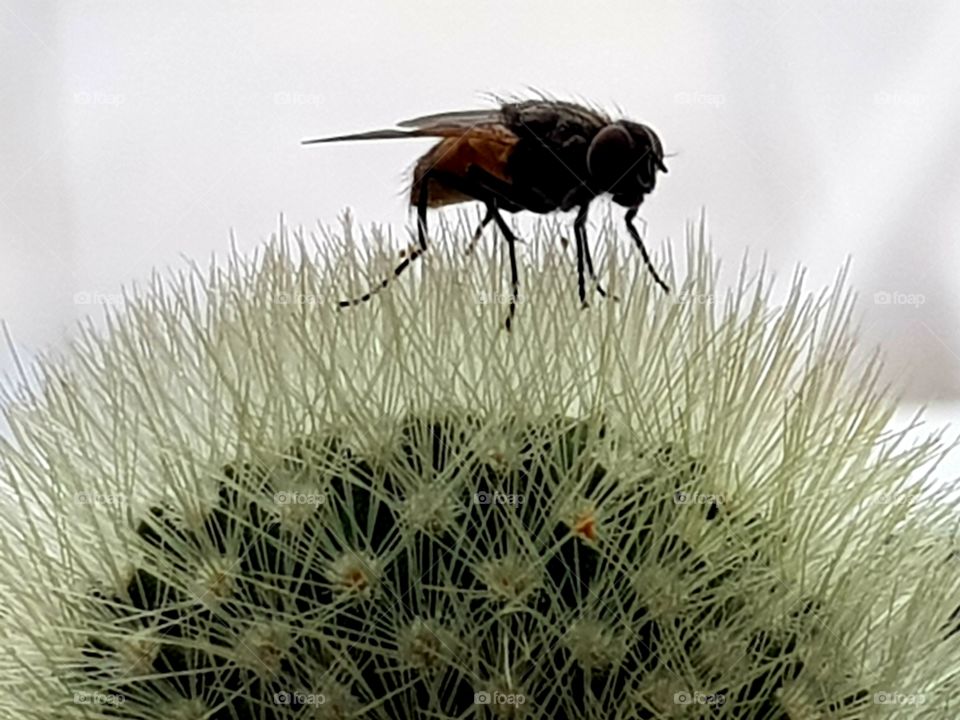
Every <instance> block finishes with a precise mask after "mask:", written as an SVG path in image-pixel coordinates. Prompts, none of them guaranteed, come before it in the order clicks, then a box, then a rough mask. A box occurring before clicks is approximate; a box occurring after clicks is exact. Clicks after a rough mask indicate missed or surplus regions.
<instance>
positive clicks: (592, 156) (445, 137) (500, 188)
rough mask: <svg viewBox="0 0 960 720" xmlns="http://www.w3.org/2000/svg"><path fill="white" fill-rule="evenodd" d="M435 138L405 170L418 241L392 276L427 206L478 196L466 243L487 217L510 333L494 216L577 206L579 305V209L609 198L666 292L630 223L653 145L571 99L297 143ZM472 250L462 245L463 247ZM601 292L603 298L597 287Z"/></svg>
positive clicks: (633, 125)
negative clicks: (478, 213) (479, 215)
mask: <svg viewBox="0 0 960 720" xmlns="http://www.w3.org/2000/svg"><path fill="white" fill-rule="evenodd" d="M409 137H437V138H441V139H440V141H439V142H438V143H437V144H436V145H434V146H433V147H432V148H430V149H429V150H428V151H427V152H426V153H425V154H424V155H423V156H422V157H421V158H420V159H419V160H418V161H417V164H416V166H415V168H414V171H413V183H412V186H411V190H410V204H411V205H413V206H415V207H416V208H417V239H418V241H419V245H418V246H416V247H414V249H413V250H412V251H411V252H410V254H409V255H408V256H407V257H405V258H404V259H403V261H402V262H401V263H400V264H399V265H398V266H397V268H396V269H395V270H394V273H393V276H394V277H396V276H398V275H400V273H402V272H403V271H404V270H406V268H407V267H409V266H410V264H411V263H412V262H413V261H414V260H416V259H417V258H418V257H420V255H422V254H423V253H424V252H425V251H426V249H427V208H428V207H439V206H442V205H450V204H453V203H460V202H466V201H470V200H479V201H480V202H482V203H483V204H484V205H485V206H486V214H485V215H484V217H483V220H482V221H481V222H480V224H479V226H478V227H477V229H476V232H475V233H474V237H473V242H474V243H475V242H476V240H477V239H478V238H479V237H480V235H481V233H482V232H483V229H484V228H485V227H486V226H487V224H488V223H490V222H491V221H492V222H494V223H496V225H497V227H499V228H500V231H501V232H502V233H503V235H504V237H505V238H506V240H507V246H508V249H509V255H510V274H511V277H510V280H511V288H512V295H511V302H510V311H509V315H508V316H507V319H506V323H505V325H506V328H507V330H509V329H510V326H511V322H512V320H513V316H514V314H515V312H516V300H517V293H518V288H519V277H518V273H517V260H516V249H515V244H516V242H517V238H516V236H515V235H514V234H513V232H512V231H511V230H510V227H509V226H508V225H507V223H506V222H505V221H504V219H503V216H502V215H501V214H500V211H501V210H503V211H506V212H511V213H515V212H518V211H520V210H529V211H530V212H535V213H549V212H553V211H555V210H560V211H568V210H573V209H574V208H576V209H577V216H576V220H574V223H573V228H574V237H575V239H576V248H577V274H578V290H579V296H580V302H581V303H582V304H583V305H584V306H585V305H586V304H587V303H586V288H585V281H584V270H585V269H586V271H587V273H588V274H589V275H590V278H591V280H592V281H593V282H594V283H596V282H597V278H596V273H595V272H594V268H593V260H592V258H591V257H590V249H589V247H588V245H587V231H586V222H587V209H588V208H589V206H590V202H591V201H592V200H593V199H594V198H595V197H597V196H599V195H602V194H609V195H610V196H611V198H612V199H613V202H615V203H617V204H618V205H621V206H623V207H625V208H627V212H626V215H625V216H624V220H625V222H626V226H627V230H628V231H629V233H630V236H631V237H632V238H633V240H634V242H635V243H636V245H637V248H638V249H639V250H640V254H641V255H642V256H643V260H644V263H646V266H647V268H648V269H649V271H650V273H651V274H652V276H653V279H654V280H655V281H656V283H657V284H658V285H659V286H660V287H662V288H663V290H664V291H665V292H669V291H670V289H669V288H668V287H667V285H666V283H664V281H663V280H662V279H661V278H660V276H659V275H658V274H657V271H656V270H655V269H654V267H653V263H652V262H651V261H650V256H649V255H648V254H647V250H646V248H645V247H644V245H643V240H642V238H641V237H640V233H639V232H638V231H637V229H636V227H635V226H634V223H633V220H634V218H635V217H636V215H637V210H638V209H639V207H640V204H641V203H642V202H643V199H644V197H645V196H646V195H647V194H648V193H650V192H651V191H652V190H653V188H654V186H655V185H656V180H657V172H658V171H659V172H667V168H666V166H665V165H664V164H663V157H664V156H663V145H662V144H661V143H660V138H659V137H657V134H656V133H655V132H654V131H653V130H652V129H651V128H649V127H648V126H646V125H642V124H640V123H637V122H633V121H631V120H625V119H620V120H613V119H611V118H610V117H608V116H607V115H604V114H603V113H601V112H598V111H596V110H593V109H590V108H586V107H583V106H581V105H577V104H575V103H571V102H560V101H555V100H546V99H542V100H539V99H538V100H526V101H522V102H506V103H504V104H502V105H501V106H500V107H499V108H498V109H491V110H465V111H459V112H446V113H439V114H435V115H425V116H423V117H418V118H413V119H412V120H405V121H403V122H400V123H397V128H396V129H387V130H373V131H370V132H363V133H355V134H351V135H339V136H336V137H328V138H319V139H316V140H304V141H303V142H304V144H310V143H325V142H339V141H343V140H378V139H385V138H409ZM471 246H472V243H471ZM388 282H389V278H388V279H385V280H383V282H381V283H380V285H379V286H378V287H376V288H374V289H372V290H371V291H370V292H368V293H366V294H365V295H363V296H361V297H359V298H356V299H354V300H343V301H341V302H340V305H341V306H343V307H346V306H349V305H355V304H357V303H361V302H364V301H366V300H369V299H370V297H371V296H372V295H373V294H374V293H376V292H378V291H379V290H381V289H382V288H384V287H386V285H387V284H388ZM597 291H598V292H599V293H600V294H601V295H606V292H605V291H604V290H603V288H602V287H601V286H600V285H599V284H598V285H597Z"/></svg>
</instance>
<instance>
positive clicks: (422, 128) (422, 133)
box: [301, 110, 501, 145]
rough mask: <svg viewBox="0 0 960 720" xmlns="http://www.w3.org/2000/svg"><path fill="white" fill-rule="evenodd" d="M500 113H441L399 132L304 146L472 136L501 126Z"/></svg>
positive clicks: (320, 140) (354, 135)
mask: <svg viewBox="0 0 960 720" xmlns="http://www.w3.org/2000/svg"><path fill="white" fill-rule="evenodd" d="M500 120H501V118H500V111H499V110H494V111H489V110H482V111H476V112H475V111H473V110H468V111H465V112H462V113H460V112H454V113H439V114H436V115H424V116H423V117H418V118H413V119H411V120H404V121H403V122H399V123H397V126H398V127H399V128H400V129H397V128H384V129H382V130H369V131H367V132H359V133H350V134H349V135H335V136H333V137H324V138H314V139H312V140H303V141H302V142H301V144H302V145H313V144H316V143H330V142H343V141H346V140H394V139H398V138H412V137H460V136H462V135H465V134H467V133H469V132H470V130H471V129H472V128H475V127H478V126H481V125H492V124H499V123H500Z"/></svg>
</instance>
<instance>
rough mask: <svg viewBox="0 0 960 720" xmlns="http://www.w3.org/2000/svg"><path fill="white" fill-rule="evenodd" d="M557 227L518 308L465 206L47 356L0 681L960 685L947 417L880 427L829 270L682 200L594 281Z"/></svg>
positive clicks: (291, 695)
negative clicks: (687, 218)
mask: <svg viewBox="0 0 960 720" xmlns="http://www.w3.org/2000/svg"><path fill="white" fill-rule="evenodd" d="M603 230H604V232H602V233H601V237H600V244H601V245H604V244H605V245H607V246H613V245H615V243H616V237H615V235H614V233H613V231H612V229H611V227H610V225H609V224H607V225H606V226H605V227H604V228H603ZM345 232H346V233H347V234H350V233H353V232H355V230H353V229H351V228H350V227H349V226H346V227H345ZM556 234H557V233H556V226H554V225H549V224H541V225H539V226H538V229H537V231H536V233H535V234H534V237H532V238H531V239H532V242H531V243H529V244H528V245H527V246H525V252H526V253H527V257H528V259H529V261H530V263H531V265H532V266H531V267H528V268H526V270H525V272H524V273H523V289H522V296H521V297H522V302H521V303H520V306H519V310H518V315H517V318H516V320H515V322H514V326H513V327H514V329H513V332H511V333H507V332H505V331H504V330H503V328H502V319H503V313H504V312H505V308H504V307H503V306H502V305H499V304H497V303H490V302H487V301H488V300H489V299H490V298H499V297H504V296H506V294H507V292H508V290H507V289H505V287H504V284H503V282H502V280H500V279H499V278H500V275H499V273H500V271H501V270H502V268H501V267H500V262H499V260H498V257H499V255H498V254H496V253H491V252H488V253H486V254H483V253H479V254H474V255H471V256H469V257H463V256H462V255H461V254H460V248H459V247H456V248H454V247H450V246H451V245H453V244H455V242H456V243H460V244H462V243H463V241H464V238H465V237H467V236H468V233H467V232H466V228H464V227H460V228H457V229H455V230H453V231H451V230H450V229H449V228H448V229H447V230H445V231H444V232H443V233H441V235H442V237H438V238H435V240H436V244H435V245H434V247H433V249H432V250H431V253H429V254H428V255H427V256H426V258H425V259H424V261H423V263H422V264H423V267H422V268H421V271H420V274H419V275H418V276H417V277H407V276H405V277H404V278H402V279H401V280H400V281H398V282H394V283H392V284H391V285H390V286H389V287H388V288H387V289H386V290H385V291H383V292H381V293H379V294H378V295H377V296H376V297H375V298H374V300H373V301H372V302H370V303H369V304H366V305H364V306H361V307H355V308H351V309H348V310H339V309H337V306H336V300H337V299H339V297H340V294H342V293H348V292H349V291H350V290H360V291H362V290H363V289H364V288H363V285H364V284H365V282H366V281H365V280H362V279H361V278H360V276H361V273H360V271H359V267H360V265H359V263H358V262H357V260H356V257H355V255H354V254H352V253H349V252H348V253H344V252H342V251H340V250H338V249H337V250H331V249H330V246H329V245H322V246H321V245H310V244H308V243H306V242H304V241H303V240H302V238H300V237H299V236H298V237H296V238H295V239H294V240H293V241H291V240H290V238H289V237H288V236H287V235H286V234H285V233H281V236H280V237H278V238H274V239H273V240H272V241H271V242H270V243H269V244H268V245H267V247H266V249H265V251H264V252H263V253H262V254H261V255H259V256H257V257H254V258H252V259H249V260H246V259H243V258H241V257H239V256H237V255H234V256H232V257H231V258H230V259H229V261H228V262H226V263H224V264H222V265H219V264H214V266H213V267H212V268H211V269H210V270H209V272H206V273H205V272H201V271H200V270H199V269H197V268H192V269H191V270H190V271H188V272H184V273H182V274H179V275H173V276H171V277H169V278H168V279H166V280H161V279H160V278H157V279H156V280H155V282H154V283H153V284H152V285H151V286H150V287H149V288H148V289H146V290H145V291H143V292H141V293H138V294H135V295H134V296H133V297H131V298H130V300H129V302H128V304H127V306H126V307H125V308H124V309H123V310H122V311H121V312H119V313H116V314H112V315H110V316H109V317H108V319H107V324H106V327H105V328H104V329H103V330H100V331H97V330H94V329H92V328H89V327H88V328H86V329H85V330H84V331H83V333H82V335H81V337H80V339H79V340H78V341H77V342H76V344H75V347H73V348H71V350H70V351H69V352H68V353H67V354H66V355H65V357H63V358H60V359H57V360H54V359H47V360H43V361H41V362H40V363H39V364H38V365H37V366H36V377H35V378H34V379H33V380H32V381H31V382H30V385H31V387H32V389H29V390H28V389H26V388H22V389H20V390H17V391H16V392H11V393H10V394H9V397H8V398H7V401H6V403H5V405H6V412H7V416H8V420H9V424H10V427H11V437H10V438H9V440H7V441H4V442H3V445H2V447H0V472H2V474H3V477H2V479H3V481H4V485H5V492H6V495H5V498H6V499H5V502H4V504H3V505H2V506H0V511H2V514H0V558H2V560H0V563H2V573H0V591H2V597H0V608H2V609H0V630H2V633H3V650H2V651H0V717H3V718H6V717H9V718H38V719H40V718H42V719H45V720H53V719H59V718H87V717H89V718H100V717H103V718H106V717H126V718H131V719H136V720H147V719H150V720H161V719H162V720H201V718H203V719H210V718H215V719H217V720H220V719H223V720H227V719H228V718H230V719H234V720H237V719H246V718H249V719H250V720H254V719H258V720H259V719H264V720H266V719H273V718H276V719H278V720H282V719H286V718H291V719H292V718H305V717H313V718H324V719H326V718H348V717H349V718H391V719H394V720H404V719H407V718H410V719H412V718H471V717H476V718H485V717H488V718H519V717H530V718H544V719H547V718H551V719H567V718H591V719H600V718H604V719H608V718H610V719H613V718H616V719H620V718H622V719H624V720H627V719H632V718H701V717H710V718H740V719H742V720H765V719H770V720H810V719H812V718H871V717H878V718H924V717H929V718H944V719H946V718H953V717H955V716H956V712H957V710H956V708H957V706H958V702H957V700H956V699H955V698H954V695H955V694H956V693H957V690H958V688H957V682H956V675H957V672H958V671H957V668H960V645H958V642H960V640H958V638H960V634H958V635H951V634H950V629H951V627H950V625H949V624H948V621H949V618H950V616H951V613H952V610H953V608H955V607H956V606H957V604H958V600H960V596H958V593H957V590H958V586H960V562H958V561H956V560H953V559H951V558H952V555H950V547H949V543H948V542H947V541H945V540H940V538H941V537H944V536H945V533H947V532H949V531H950V529H951V518H952V517H955V516H956V513H957V507H956V503H955V502H954V501H949V500H947V499H943V498H934V499H933V500H931V499H930V498H929V497H928V496H924V495H918V494H917V493H915V492H914V487H915V486H916V485H917V483H921V484H922V480H923V478H924V477H925V476H924V475H923V473H924V472H929V469H930V468H931V464H930V461H931V460H933V459H935V458H936V457H937V456H938V454H939V453H941V452H942V451H943V449H944V448H943V445H942V444H941V443H940V441H939V438H931V439H930V440H928V441H925V442H922V443H919V444H915V445H907V444H906V442H905V440H904V437H903V436H896V435H889V434H885V433H886V431H885V427H886V426H887V423H888V421H889V419H890V416H891V414H892V412H893V409H894V404H895V403H894V399H893V398H892V396H890V395H889V393H886V392H883V391H881V390H878V389H877V387H876V385H877V382H876V380H877V373H878V371H879V369H880V366H879V364H878V362H877V360H876V358H875V357H871V358H869V359H868V360H866V361H865V362H863V363H861V364H859V365H858V364H856V361H857V356H856V355H855V354H854V350H855V349H856V345H855V337H854V335H853V333H852V332H851V328H850V313H851V296H850V294H849V292H848V291H846V289H845V287H844V283H845V280H844V274H843V273H841V274H840V276H839V278H838V281H837V283H836V286H835V287H834V288H833V289H832V290H830V291H827V292H824V293H823V294H821V295H819V296H817V297H807V296H806V295H805V294H804V292H803V290H802V288H801V286H800V281H799V277H795V278H794V285H793V286H792V288H791V289H790V292H789V294H788V296H787V297H786V300H785V301H784V303H783V304H782V305H780V306H776V307H775V306H774V305H773V304H772V303H771V301H770V299H769V296H768V292H769V286H768V280H769V278H768V277H767V275H766V274H765V273H764V272H762V271H761V272H760V273H758V274H756V276H755V277H754V278H753V280H752V281H748V279H747V278H748V277H749V273H748V272H747V270H746V269H745V270H744V271H743V275H742V282H741V284H740V287H739V288H738V289H737V290H735V291H732V292H730V293H729V294H726V295H721V294H720V293H719V291H718V290H717V288H716V278H717V274H716V268H715V266H714V265H713V260H712V259H711V256H710V253H709V250H708V248H707V247H706V244H705V242H704V240H703V234H702V225H701V227H700V232H699V234H695V233H694V231H693V229H691V230H690V231H689V232H688V238H687V258H688V260H689V263H690V267H689V269H688V271H687V272H686V274H685V275H683V276H681V275H680V274H679V272H678V270H677V269H676V267H675V266H674V265H672V264H671V263H665V264H666V265H667V278H668V281H669V282H670V283H671V285H672V286H673V287H674V293H673V294H672V295H670V296H666V295H664V294H662V293H661V292H660V290H659V289H657V288H656V287H655V286H654V285H653V284H652V283H651V282H650V280H649V278H648V277H647V276H646V275H645V273H644V270H643V267H642V264H641V263H639V262H638V260H637V259H636V258H635V257H633V256H632V255H629V254H625V255H624V256H622V257H621V256H620V255H618V254H617V253H616V252H612V253H611V254H610V255H609V256H608V261H609V262H608V263H607V265H608V267H610V268H612V269H611V270H610V272H609V273H608V274H607V275H606V276H605V277H604V282H606V283H609V285H610V286H611V289H612V290H614V291H615V292H616V293H617V294H618V295H619V296H620V298H621V300H620V301H619V302H613V301H604V300H601V299H600V298H597V299H596V301H594V302H592V304H591V307H590V308H588V309H586V310H581V309H580V307H579V305H578V303H577V302H576V294H575V279H574V277H573V275H572V272H571V266H572V265H571V261H570V258H569V257H567V256H565V255H564V250H563V248H562V247H561V245H560V244H559V243H554V239H555V237H556ZM451 238H453V240H451ZM350 242H352V243H359V242H360V238H353V239H351V240H350ZM337 247H339V239H338V243H337ZM318 248H320V249H318ZM381 269H382V268H381ZM377 272H379V270H378V271H377Z"/></svg>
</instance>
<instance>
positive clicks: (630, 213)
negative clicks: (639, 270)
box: [623, 207, 670, 293]
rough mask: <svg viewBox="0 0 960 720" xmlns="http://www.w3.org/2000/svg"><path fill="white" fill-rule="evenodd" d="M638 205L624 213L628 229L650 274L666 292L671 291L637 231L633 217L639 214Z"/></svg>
mask: <svg viewBox="0 0 960 720" xmlns="http://www.w3.org/2000/svg"><path fill="white" fill-rule="evenodd" d="M637 209H638V208H636V207H632V208H630V209H629V210H627V214H626V215H624V217H623V219H624V221H625V222H626V224H627V230H628V231H629V232H630V235H631V237H633V241H634V243H636V245H637V247H638V248H639V249H640V254H641V255H642V256H643V262H645V263H646V265H647V270H649V271H650V274H651V275H653V279H654V280H655V281H656V282H657V285H659V286H660V287H662V288H663V291H664V292H665V293H669V292H670V288H669V287H668V286H667V284H666V283H665V282H664V281H663V280H661V279H660V276H659V275H657V271H656V270H655V269H654V267H653V263H652V262H651V261H650V256H649V255H648V254H647V249H646V248H645V247H644V246H643V239H642V238H641V237H640V233H639V232H638V231H637V228H635V227H634V226H633V219H634V218H635V217H636V216H637Z"/></svg>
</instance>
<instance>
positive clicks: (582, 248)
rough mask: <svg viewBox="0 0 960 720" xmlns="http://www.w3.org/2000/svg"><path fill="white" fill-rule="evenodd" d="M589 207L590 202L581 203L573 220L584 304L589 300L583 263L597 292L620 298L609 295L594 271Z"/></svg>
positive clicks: (579, 278)
mask: <svg viewBox="0 0 960 720" xmlns="http://www.w3.org/2000/svg"><path fill="white" fill-rule="evenodd" d="M588 207H589V203H587V204H584V205H581V206H580V209H579V210H578V211H577V219H576V220H574V221H573V232H574V236H575V237H576V240H577V274H578V278H577V279H578V286H579V289H580V303H581V304H582V305H584V306H586V304H587V302H586V291H585V290H584V289H583V285H584V283H583V267H582V266H583V264H586V268H587V273H589V275H590V279H591V280H592V281H593V284H594V286H595V287H596V288H597V292H598V293H599V294H600V296H601V297H609V298H610V299H611V300H619V299H620V298H618V297H617V296H616V295H609V294H608V293H607V291H606V290H604V289H603V285H601V284H600V281H599V280H598V279H597V274H596V272H594V269H593V258H592V257H591V256H590V245H589V243H588V242H587V208H588ZM581 255H582V257H581Z"/></svg>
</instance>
